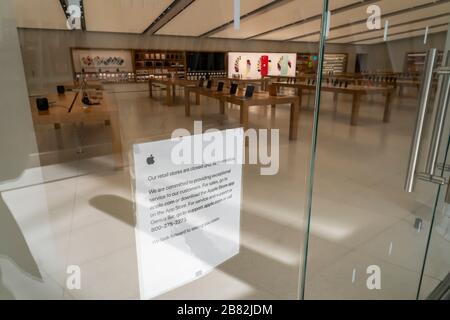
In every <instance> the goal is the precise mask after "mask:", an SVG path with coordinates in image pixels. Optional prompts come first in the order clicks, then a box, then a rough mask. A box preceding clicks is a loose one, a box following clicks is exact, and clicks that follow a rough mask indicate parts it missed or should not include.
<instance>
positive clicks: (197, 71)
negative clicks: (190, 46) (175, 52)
mask: <svg viewBox="0 0 450 320" xmlns="http://www.w3.org/2000/svg"><path fill="white" fill-rule="evenodd" d="M186 65H187V73H186V77H187V79H188V80H198V79H201V78H202V79H206V78H208V79H217V78H224V77H226V68H225V52H193V51H190V52H186Z"/></svg>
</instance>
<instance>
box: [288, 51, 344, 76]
mask: <svg viewBox="0 0 450 320" xmlns="http://www.w3.org/2000/svg"><path fill="white" fill-rule="evenodd" d="M297 59H298V62H297V69H298V72H299V73H300V74H304V73H306V74H309V73H316V71H317V65H318V62H319V56H318V54H317V53H299V54H298V55H297ZM347 60H348V57H347V54H346V53H325V54H324V59H323V72H324V73H344V72H346V70H347Z"/></svg>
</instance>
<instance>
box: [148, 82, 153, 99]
mask: <svg viewBox="0 0 450 320" xmlns="http://www.w3.org/2000/svg"><path fill="white" fill-rule="evenodd" d="M148 90H149V92H150V98H153V83H152V78H150V79H149V80H148Z"/></svg>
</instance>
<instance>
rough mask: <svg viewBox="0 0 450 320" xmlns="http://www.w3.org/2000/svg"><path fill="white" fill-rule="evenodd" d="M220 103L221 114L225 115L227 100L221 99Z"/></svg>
mask: <svg viewBox="0 0 450 320" xmlns="http://www.w3.org/2000/svg"><path fill="white" fill-rule="evenodd" d="M219 103H220V113H221V114H225V100H222V99H220V100H219Z"/></svg>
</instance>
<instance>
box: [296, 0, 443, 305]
mask: <svg viewBox="0 0 450 320" xmlns="http://www.w3.org/2000/svg"><path fill="white" fill-rule="evenodd" d="M327 3H328V1H325V6H327ZM449 9H450V6H449V3H448V2H447V1H365V2H363V3H360V4H356V5H355V6H354V7H353V8H350V9H349V10H345V11H342V10H333V9H328V10H329V14H328V25H327V31H326V32H324V33H323V34H319V33H316V34H313V35H310V36H309V37H305V39H313V38H314V39H316V41H321V43H322V44H324V46H325V47H324V54H323V56H319V59H320V60H321V61H320V62H321V63H323V70H324V72H323V73H322V74H319V75H316V76H317V79H318V80H319V81H321V93H320V106H319V107H318V108H316V109H315V110H314V112H315V115H316V116H315V123H314V126H315V127H314V130H313V138H312V159H311V172H310V179H309V198H308V200H307V211H308V212H309V220H308V222H309V223H308V231H309V233H308V240H307V249H308V254H307V256H306V262H305V269H304V270H303V271H304V282H305V286H304V290H303V291H302V292H301V294H302V295H303V296H304V298H305V299H317V298H318V299H416V298H426V297H427V296H428V295H429V294H430V293H431V292H432V291H433V290H434V289H435V287H436V286H438V285H439V284H440V283H441V282H442V281H443V280H445V277H446V276H447V273H448V270H449V268H448V261H449V260H448V252H449V250H448V248H449V247H448V241H447V240H445V239H446V237H447V238H448V212H447V211H448V208H447V204H446V202H445V198H446V197H445V195H446V192H447V184H448V180H447V179H448V172H445V169H446V168H448V167H447V166H446V164H448V162H446V154H447V150H448V129H447V128H448V123H449V119H448V117H446V108H447V106H448V90H449V88H448V68H447V67H448V63H447V61H448V58H447V57H448V46H447V47H446V45H445V44H446V41H447V45H448V25H449V21H450V16H449V15H448V12H449ZM443 13H445V14H443ZM342 53H343V54H347V57H348V60H347V68H346V69H345V70H344V71H342V70H337V67H336V66H337V65H338V57H337V54H342ZM446 68H447V69H446ZM313 86H314V83H311V82H310V81H309V80H308V81H305V84H304V86H302V88H303V90H302V91H303V92H305V91H308V90H310V89H311V88H312V87H313ZM444 172H445V173H444Z"/></svg>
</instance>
